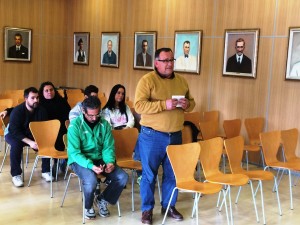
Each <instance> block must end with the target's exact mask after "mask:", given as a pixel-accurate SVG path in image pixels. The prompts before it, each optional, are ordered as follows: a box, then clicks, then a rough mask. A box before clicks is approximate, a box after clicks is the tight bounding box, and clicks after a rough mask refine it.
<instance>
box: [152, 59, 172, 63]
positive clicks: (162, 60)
mask: <svg viewBox="0 0 300 225" xmlns="http://www.w3.org/2000/svg"><path fill="white" fill-rule="evenodd" d="M156 60H157V61H159V62H162V63H169V62H171V63H173V62H174V61H176V59H156Z"/></svg>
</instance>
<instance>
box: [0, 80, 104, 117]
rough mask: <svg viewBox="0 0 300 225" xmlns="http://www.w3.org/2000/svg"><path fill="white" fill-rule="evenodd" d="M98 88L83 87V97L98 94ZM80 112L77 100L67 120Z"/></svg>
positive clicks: (92, 86)
mask: <svg viewBox="0 0 300 225" xmlns="http://www.w3.org/2000/svg"><path fill="white" fill-rule="evenodd" d="M98 91H99V89H98V88H97V87H96V86H94V85H89V86H87V87H86V88H85V89H84V92H83V94H84V99H86V98H87V97H89V96H98ZM81 113H82V102H78V103H77V104H76V105H75V106H74V107H73V108H72V109H71V111H70V113H69V120H70V121H71V120H73V119H75V118H76V117H78V116H79V115H80V114H81ZM0 115H1V114H0Z"/></svg>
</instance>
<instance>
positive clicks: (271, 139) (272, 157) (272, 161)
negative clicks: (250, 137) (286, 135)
mask: <svg viewBox="0 0 300 225" xmlns="http://www.w3.org/2000/svg"><path fill="white" fill-rule="evenodd" d="M259 136H260V140H261V145H262V150H263V154H264V158H265V163H266V166H265V170H266V169H267V168H273V169H282V170H287V171H288V177H289V187H290V188H289V191H290V208H291V209H294V205H293V191H292V178H291V171H297V172H299V171H300V164H299V163H295V162H280V161H278V159H277V153H278V149H279V148H280V145H281V132H280V131H271V132H264V133H260V135H259Z"/></svg>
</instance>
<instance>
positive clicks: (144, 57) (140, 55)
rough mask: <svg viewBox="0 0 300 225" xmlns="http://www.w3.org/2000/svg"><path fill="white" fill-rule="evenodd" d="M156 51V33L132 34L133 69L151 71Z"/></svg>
mask: <svg viewBox="0 0 300 225" xmlns="http://www.w3.org/2000/svg"><path fill="white" fill-rule="evenodd" d="M155 51H156V32H155V31H152V32H135V33H134V56H133V57H134V60H133V62H134V63H133V68H134V69H143V70H153V69H154V54H155Z"/></svg>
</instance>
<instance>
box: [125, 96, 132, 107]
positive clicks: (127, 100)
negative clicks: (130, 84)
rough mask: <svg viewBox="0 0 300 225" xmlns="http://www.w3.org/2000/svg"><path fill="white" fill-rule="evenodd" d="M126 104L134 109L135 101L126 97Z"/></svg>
mask: <svg viewBox="0 0 300 225" xmlns="http://www.w3.org/2000/svg"><path fill="white" fill-rule="evenodd" d="M125 104H126V105H128V107H129V108H134V104H133V101H131V100H129V97H126V100H125Z"/></svg>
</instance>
